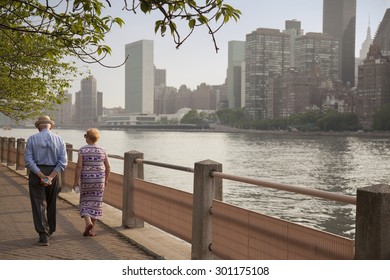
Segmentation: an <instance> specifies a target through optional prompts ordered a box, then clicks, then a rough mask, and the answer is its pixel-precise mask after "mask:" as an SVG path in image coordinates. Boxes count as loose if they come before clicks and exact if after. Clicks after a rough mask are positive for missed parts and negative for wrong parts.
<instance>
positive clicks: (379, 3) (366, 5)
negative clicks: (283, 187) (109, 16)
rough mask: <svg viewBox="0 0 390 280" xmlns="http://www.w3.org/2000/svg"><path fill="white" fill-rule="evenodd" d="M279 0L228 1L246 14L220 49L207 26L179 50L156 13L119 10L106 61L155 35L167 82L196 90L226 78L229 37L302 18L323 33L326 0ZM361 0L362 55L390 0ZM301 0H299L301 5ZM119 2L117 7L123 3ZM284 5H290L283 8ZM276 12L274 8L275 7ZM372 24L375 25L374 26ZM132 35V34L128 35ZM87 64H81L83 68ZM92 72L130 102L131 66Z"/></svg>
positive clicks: (112, 102)
mask: <svg viewBox="0 0 390 280" xmlns="http://www.w3.org/2000/svg"><path fill="white" fill-rule="evenodd" d="M291 2H293V1H286V0H284V1H283V0H275V1H272V3H268V2H266V1H253V0H252V1H251V0H242V1H239V2H238V3H234V2H233V1H227V2H226V3H229V4H232V5H233V6H235V7H236V8H238V9H240V10H241V11H242V16H241V19H240V20H239V21H238V22H237V23H234V22H232V23H228V25H226V26H225V27H224V28H223V29H222V30H221V31H219V32H218V33H217V34H216V39H217V44H218V47H219V48H220V50H219V52H218V53H216V52H215V50H214V46H213V43H212V40H211V37H210V36H209V35H208V34H207V31H206V30H204V29H202V30H196V31H195V32H194V34H193V35H192V36H191V37H190V38H189V39H188V41H187V42H186V43H185V44H184V45H183V46H182V47H180V49H178V50H176V49H175V46H174V43H173V42H172V40H171V38H170V37H169V35H166V36H165V37H163V38H162V37H161V36H159V35H158V34H157V35H155V34H154V21H155V20H156V18H157V17H156V16H155V15H153V14H151V15H147V16H145V15H141V14H140V13H138V14H136V15H129V14H128V13H127V14H124V13H123V12H122V13H119V12H118V14H116V16H120V17H122V18H124V19H125V21H126V23H127V25H126V27H124V28H123V29H116V30H113V32H112V33H110V34H109V35H108V37H107V41H106V43H107V44H109V45H110V46H111V47H112V50H113V55H112V56H111V57H109V58H108V59H106V60H105V63H106V64H108V65H118V64H120V63H122V62H123V60H124V57H125V51H124V48H125V45H126V44H129V43H132V42H135V41H137V40H144V39H146V40H148V39H150V40H153V41H154V45H155V50H154V62H155V66H156V67H157V68H160V69H166V77H167V78H166V79H167V85H168V86H173V87H176V88H179V87H180V86H181V85H183V84H186V85H187V86H188V87H189V88H191V89H196V87H197V86H198V85H200V84H201V83H206V84H209V85H219V84H223V83H224V82H225V78H226V71H227V61H228V42H229V41H231V40H242V41H245V36H246V35H247V34H248V33H250V32H252V31H254V30H256V29H257V28H259V27H264V28H276V29H280V30H283V29H284V24H285V21H286V20H291V19H296V20H298V21H301V23H302V29H303V31H304V33H308V32H322V12H323V0H296V3H294V4H291ZM372 2H374V1H369V0H357V9H356V14H357V20H356V45H355V46H356V48H355V56H358V55H359V51H360V48H361V45H362V43H363V41H364V39H365V37H366V34H367V28H368V27H370V28H371V31H372V34H373V36H374V35H375V33H376V31H377V28H378V26H379V23H380V21H381V20H382V18H383V16H384V14H385V11H386V9H387V8H390V0H375V3H372ZM297 3H298V4H297ZM113 6H114V7H113V8H112V9H114V10H115V9H117V10H118V8H121V7H115V4H114V5H113ZM281 6H284V7H283V8H281ZM270 11H274V12H270ZM369 23H370V25H369ZM126 35H128V36H126ZM81 66H82V65H80V67H81ZM89 67H90V70H91V74H92V75H94V76H95V77H96V79H97V80H98V81H99V86H98V87H99V88H98V90H99V91H102V92H104V93H105V95H104V100H103V104H104V106H105V107H118V106H121V107H124V104H125V101H124V100H125V90H124V88H125V82H124V80H125V79H124V77H125V70H124V66H122V67H119V68H114V69H113V68H104V67H102V66H99V65H90V66H89ZM82 78H84V77H80V79H77V80H75V81H74V83H73V87H72V88H70V89H69V91H70V92H71V93H72V94H74V93H75V92H76V91H78V90H79V85H80V80H81V79H82Z"/></svg>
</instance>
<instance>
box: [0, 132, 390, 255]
mask: <svg viewBox="0 0 390 280" xmlns="http://www.w3.org/2000/svg"><path fill="white" fill-rule="evenodd" d="M24 145H25V142H24V139H17V140H15V139H14V138H4V137H2V138H1V162H2V164H3V167H2V176H3V168H8V169H14V170H15V171H13V172H17V173H18V174H20V173H21V174H20V175H18V176H21V177H23V173H26V171H25V167H24V160H23V153H24ZM67 150H68V158H69V166H68V168H67V169H66V170H65V172H64V173H63V174H62V179H63V180H62V184H63V192H62V193H61V194H60V197H61V198H62V199H64V200H65V201H67V203H70V204H71V205H73V207H74V209H75V211H76V213H77V207H76V205H77V199H76V201H75V200H74V196H75V194H74V193H72V192H70V185H71V184H72V183H73V178H74V168H75V163H74V162H73V153H74V152H75V151H77V149H74V148H73V146H72V145H70V144H68V145H67ZM111 156H112V157H115V158H117V159H120V160H123V166H124V169H123V170H124V172H123V175H121V174H115V173H114V174H112V175H111V177H110V187H109V188H107V189H106V190H105V195H104V199H105V203H106V205H107V208H108V209H110V210H111V211H112V212H115V215H114V214H111V212H109V211H108V210H107V211H106V210H105V211H106V212H105V214H104V216H105V217H107V219H108V220H109V219H111V218H112V217H114V216H115V217H120V218H117V219H116V220H117V222H116V224H112V225H110V223H108V222H106V221H105V220H104V219H105V218H104V219H103V220H102V225H105V226H107V227H108V228H109V229H116V232H117V233H118V234H119V235H120V236H122V237H123V236H127V240H128V241H129V242H130V243H131V244H135V245H136V247H137V248H143V250H144V252H149V253H148V254H149V255H150V256H154V257H155V258H166V259H181V258H182V259H194V260H196V259H200V260H206V259H272V260H276V259H280V260H288V259H304V260H316V259H317V260H320V259H328V260H331V259H336V260H339V259H390V245H389V244H388V242H387V241H388V238H387V237H388V236H389V233H390V226H389V225H390V222H389V221H388V218H387V215H388V213H387V212H388V209H390V207H389V206H390V195H389V194H390V187H389V186H388V185H374V186H370V187H366V188H361V189H358V191H357V195H356V196H350V195H344V194H336V193H331V192H326V191H320V190H314V189H310V188H305V187H301V186H290V185H284V184H279V183H275V182H267V181H264V180H261V179H257V178H244V177H240V176H237V175H232V174H225V173H223V172H222V164H220V163H218V162H214V161H212V160H204V161H201V162H196V163H194V166H193V167H183V166H174V165H171V164H169V163H162V162H152V161H148V160H147V159H144V155H143V153H141V152H138V151H129V152H126V153H124V155H123V156H113V155H111ZM146 164H148V165H154V166H156V167H158V168H169V169H174V170H177V171H178V172H188V173H191V174H193V178H194V185H193V193H186V192H182V191H178V190H175V189H172V188H170V187H169V186H162V185H158V184H155V183H151V182H147V181H145V180H143V178H144V174H143V172H144V168H143V166H144V165H146ZM4 173H6V172H4ZM4 180H7V179H4ZM223 180H235V181H239V182H244V183H247V184H253V185H256V186H259V187H266V188H273V189H278V190H281V191H289V192H293V193H300V194H304V195H309V196H313V197H315V198H316V199H328V200H332V201H338V202H341V203H348V204H353V205H356V207H357V208H356V209H357V211H356V238H355V239H354V240H352V239H348V238H344V237H341V236H337V235H334V234H331V233H327V232H324V231H320V230H316V229H313V228H309V227H305V226H302V225H298V224H295V223H291V222H287V221H284V220H281V219H276V218H273V217H269V216H266V215H262V214H261V213H256V212H253V211H249V210H247V209H243V208H240V207H236V206H233V205H229V204H227V203H224V202H223V201H222V197H223V196H222V192H223ZM12 185H13V184H10V186H9V187H10V188H12ZM18 187H20V185H18V184H16V185H15V188H18ZM26 197H28V194H26ZM72 201H73V202H72ZM76 216H77V215H76ZM76 220H77V219H76ZM79 220H81V219H79ZM118 221H119V222H118ZM79 222H80V223H81V224H82V221H79ZM59 223H60V222H59ZM59 226H60V225H59ZM80 228H82V226H80ZM32 230H33V226H32V225H31V231H32ZM148 234H150V236H148ZM157 234H158V236H159V237H155V236H156V235H157ZM31 235H32V236H35V235H34V234H33V232H32V233H31ZM129 235H130V236H129ZM162 236H163V237H164V238H166V239H167V240H168V239H169V242H168V241H167V242H165V241H164V240H163V241H162V240H161V239H159V238H160V237H162ZM81 237H82V236H81ZM153 237H155V242H153ZM30 238H31V237H30ZM170 242H174V243H170ZM162 245H167V246H168V248H166V249H168V250H167V251H168V252H169V251H171V252H174V251H176V253H177V254H176V256H175V255H174V254H173V253H171V254H172V256H171V257H168V256H167V255H165V256H164V250H161V248H159V246H162ZM158 250H161V251H160V252H158ZM167 251H165V252H167ZM129 259H131V257H130V258H129Z"/></svg>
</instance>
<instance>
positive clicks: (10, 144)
mask: <svg viewBox="0 0 390 280" xmlns="http://www.w3.org/2000/svg"><path fill="white" fill-rule="evenodd" d="M15 144H16V140H15V138H14V137H10V138H8V155H7V166H14V165H15V162H14V161H13V160H12V152H13V150H14V149H15Z"/></svg>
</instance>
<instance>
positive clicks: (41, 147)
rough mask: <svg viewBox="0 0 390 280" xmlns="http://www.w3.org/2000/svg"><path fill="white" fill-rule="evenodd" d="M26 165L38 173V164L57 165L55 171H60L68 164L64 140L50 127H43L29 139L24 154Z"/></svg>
mask: <svg viewBox="0 0 390 280" xmlns="http://www.w3.org/2000/svg"><path fill="white" fill-rule="evenodd" d="M24 161H25V164H26V167H27V168H28V169H29V170H31V171H32V172H34V173H35V174H37V173H38V172H39V171H40V169H39V167H38V166H37V165H51V166H55V168H54V171H56V172H58V173H60V172H61V171H63V170H64V169H65V168H66V166H67V165H68V160H67V154H66V145H65V142H64V140H63V139H62V138H61V137H60V136H58V135H56V134H54V133H52V132H51V131H50V130H48V129H43V130H42V131H40V132H39V133H37V134H34V135H32V136H30V137H29V138H28V139H27V143H26V151H25V154H24Z"/></svg>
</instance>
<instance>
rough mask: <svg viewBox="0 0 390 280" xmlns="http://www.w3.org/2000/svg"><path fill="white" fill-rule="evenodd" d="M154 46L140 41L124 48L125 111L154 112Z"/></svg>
mask: <svg viewBox="0 0 390 280" xmlns="http://www.w3.org/2000/svg"><path fill="white" fill-rule="evenodd" d="M153 49H154V44H153V41H152V40H141V41H137V42H134V43H130V44H127V45H126V46H125V56H126V58H127V60H126V63H125V109H126V112H127V113H142V114H152V113H153V110H154V104H153V103H154V74H155V71H154V69H155V67H154V62H153V61H154V51H153Z"/></svg>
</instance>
